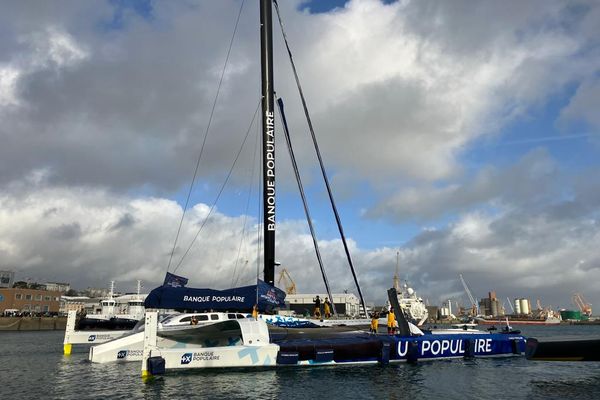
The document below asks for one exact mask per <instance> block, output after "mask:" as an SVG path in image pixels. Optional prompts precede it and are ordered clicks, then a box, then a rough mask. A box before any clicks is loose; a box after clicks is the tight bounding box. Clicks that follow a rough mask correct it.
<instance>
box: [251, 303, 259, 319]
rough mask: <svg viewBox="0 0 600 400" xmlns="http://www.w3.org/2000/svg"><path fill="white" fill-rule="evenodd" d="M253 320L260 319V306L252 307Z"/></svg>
mask: <svg viewBox="0 0 600 400" xmlns="http://www.w3.org/2000/svg"><path fill="white" fill-rule="evenodd" d="M252 318H254V319H258V306H257V305H256V304H255V305H254V306H253V307H252Z"/></svg>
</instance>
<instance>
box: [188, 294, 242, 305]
mask: <svg viewBox="0 0 600 400" xmlns="http://www.w3.org/2000/svg"><path fill="white" fill-rule="evenodd" d="M183 301H193V302H196V303H203V302H206V301H214V302H216V303H223V302H229V301H239V302H241V303H243V302H244V296H183Z"/></svg>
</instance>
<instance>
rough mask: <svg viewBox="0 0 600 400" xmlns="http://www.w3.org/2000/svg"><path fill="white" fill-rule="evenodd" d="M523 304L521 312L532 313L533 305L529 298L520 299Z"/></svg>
mask: <svg viewBox="0 0 600 400" xmlns="http://www.w3.org/2000/svg"><path fill="white" fill-rule="evenodd" d="M519 303H520V305H521V314H523V315H529V314H530V313H531V307H530V305H529V304H530V303H529V300H528V299H519Z"/></svg>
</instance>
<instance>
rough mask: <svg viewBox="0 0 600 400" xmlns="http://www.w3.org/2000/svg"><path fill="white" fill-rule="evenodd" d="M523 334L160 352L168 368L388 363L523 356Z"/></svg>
mask: <svg viewBox="0 0 600 400" xmlns="http://www.w3.org/2000/svg"><path fill="white" fill-rule="evenodd" d="M524 352H525V339H524V337H522V336H520V335H503V334H488V333H482V334H450V335H435V336H434V335H425V336H421V337H398V336H388V335H369V334H360V335H354V336H347V337H343V338H328V339H297V340H286V341H281V342H277V343H270V344H268V345H264V346H229V347H212V348H210V347H206V348H196V349H193V348H187V349H176V348H172V349H162V348H161V349H160V351H157V352H156V355H160V357H162V358H163V359H164V361H165V369H166V370H171V369H190V368H192V369H193V368H231V367H243V368H245V367H278V366H318V365H334V364H387V363H397V362H417V361H430V360H441V359H453V358H469V357H506V356H520V355H522V354H523V353H524ZM150 355H151V356H152V355H154V351H153V352H152V353H151V354H150Z"/></svg>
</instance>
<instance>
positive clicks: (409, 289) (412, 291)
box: [406, 287, 415, 295]
mask: <svg viewBox="0 0 600 400" xmlns="http://www.w3.org/2000/svg"><path fill="white" fill-rule="evenodd" d="M406 291H407V292H408V294H409V295H412V294H413V293H414V292H415V291H414V290H413V288H411V287H409V288H408V289H407V290H406Z"/></svg>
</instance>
